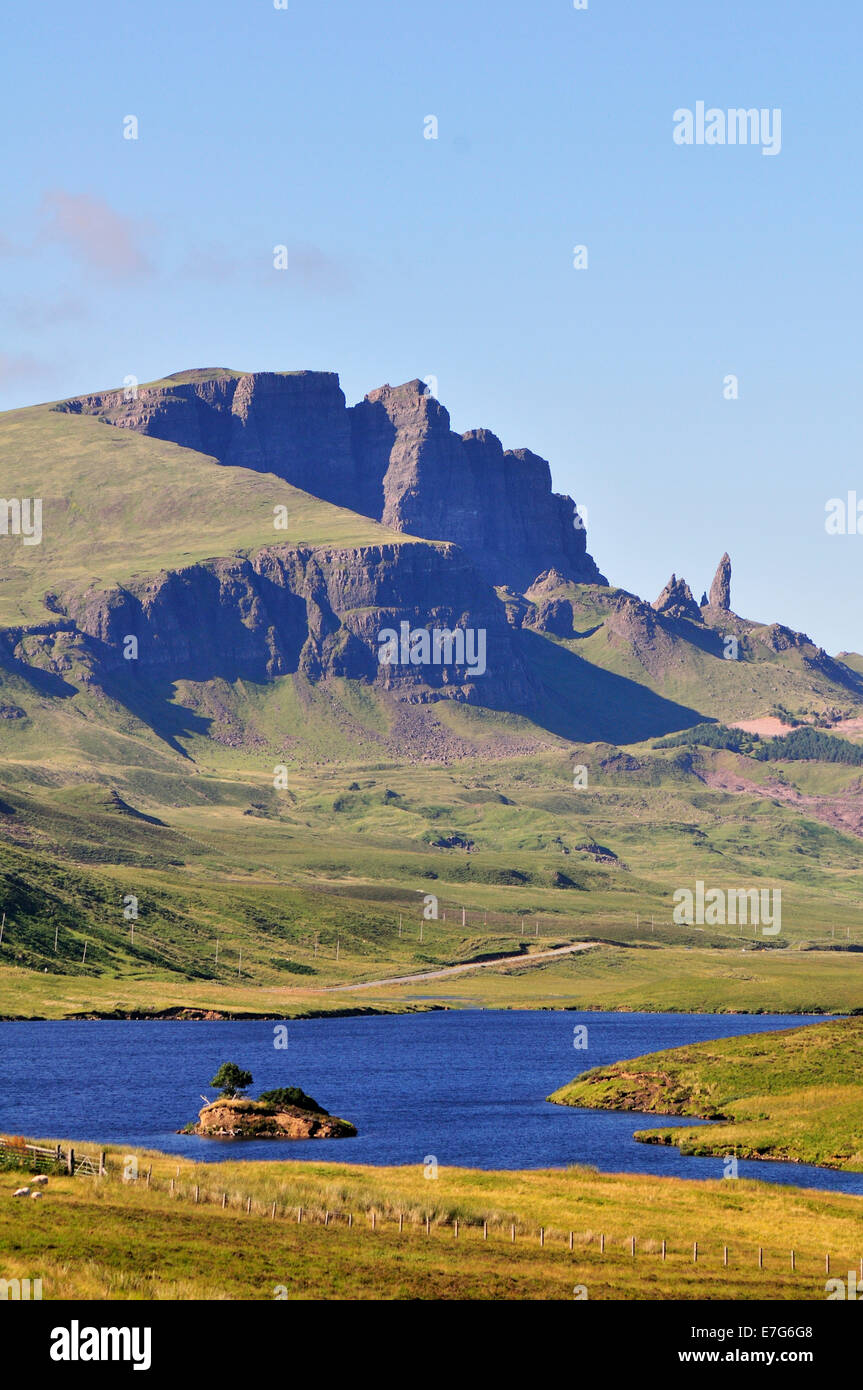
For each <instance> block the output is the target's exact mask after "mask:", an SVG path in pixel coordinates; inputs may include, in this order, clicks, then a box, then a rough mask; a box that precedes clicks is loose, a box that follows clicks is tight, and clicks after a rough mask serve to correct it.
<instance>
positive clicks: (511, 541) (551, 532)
mask: <svg viewBox="0 0 863 1390" xmlns="http://www.w3.org/2000/svg"><path fill="white" fill-rule="evenodd" d="M127 394H131V393H124V392H110V393H106V394H101V395H92V396H81V397H77V398H75V399H73V400H69V401H64V402H62V403H61V404H60V405H58V406H57V407H56V409H58V410H62V411H70V412H74V413H77V414H90V415H96V416H98V417H99V418H100V419H101V420H104V421H105V423H106V424H110V425H114V426H117V427H118V428H122V429H132V430H136V431H138V432H139V433H142V434H147V435H152V436H154V437H155V438H157V439H166V440H170V441H171V442H172V443H174V444H180V445H183V446H185V447H186V448H189V449H195V450H197V451H199V452H202V453H204V454H209V455H211V456H212V457H214V458H216V459H217V460H218V461H219V463H221V464H223V465H226V466H234V467H240V468H251V469H255V470H256V471H263V472H269V473H274V474H276V475H277V476H279V477H281V478H284V479H285V480H286V481H287V482H289V483H291V484H293V485H294V486H295V487H299V488H302V489H304V490H305V491H306V492H310V493H313V494H314V495H315V496H317V497H322V498H324V499H325V500H326V501H328V502H333V503H336V504H337V505H339V506H342V507H348V508H350V509H351V510H352V511H356V512H360V513H362V514H363V515H365V516H370V517H374V518H375V519H376V520H378V521H381V522H383V523H384V524H385V525H386V526H389V527H391V528H392V529H393V530H396V531H404V532H407V533H408V534H410V535H413V536H420V537H424V538H427V539H429V540H445V541H450V542H453V543H454V544H456V545H458V546H460V547H461V548H462V549H464V550H465V551H466V553H467V554H468V555H469V556H470V559H471V561H472V563H473V564H474V565H475V567H476V568H478V569H479V570H480V571H481V572H482V573H483V574H484V575H485V577H486V578H487V579H488V580H490V581H491V583H493V584H506V585H509V586H510V587H512V588H513V589H515V590H516V591H518V592H522V591H523V590H524V589H525V588H527V587H528V585H530V583H531V582H532V581H533V580H534V579H535V578H536V576H537V575H538V574H540V573H541V572H542V571H544V570H547V569H549V568H550V567H551V566H554V567H555V568H556V569H557V570H559V571H560V572H561V574H562V575H563V576H564V577H565V578H566V579H567V580H570V581H572V580H575V581H577V582H581V583H605V580H604V578H603V576H602V575H601V574H600V573H599V571H598V569H597V567H596V565H595V564H594V561H593V559H592V558H591V556H590V555H588V553H587V533H586V531H585V529H584V526H583V524H582V522H581V518H580V517H579V515H578V512H577V510H576V506H575V503H574V502H573V501H572V499H571V498H569V497H564V496H562V495H560V494H557V493H554V492H552V489H551V472H550V469H549V465H548V463H547V462H546V461H545V459H542V458H540V457H539V456H538V455H537V454H534V453H531V451H530V450H529V449H514V450H513V449H508V450H504V448H503V446H502V444H501V442H500V440H499V439H498V438H497V437H496V436H495V435H494V434H492V433H491V431H490V430H484V429H478V430H468V431H467V432H466V433H465V434H463V435H459V434H456V433H455V432H454V431H453V430H452V429H450V420H449V415H448V414H447V412H446V410H445V409H444V407H443V406H442V405H441V404H440V403H439V401H437V400H436V398H435V397H434V396H432V395H430V394H429V393H428V390H427V388H426V387H425V386H424V384H423V383H422V382H421V381H419V380H414V381H410V382H407V383H406V384H404V385H402V386H396V387H392V386H388V385H387V386H382V387H381V388H380V389H379V390H377V391H372V392H370V394H369V395H367V396H366V397H365V399H364V400H362V401H361V402H360V403H359V404H358V405H356V406H354V407H353V408H351V409H349V408H348V407H347V405H346V402H345V397H344V395H343V393H342V391H341V388H340V386H339V380H338V376H337V375H336V374H335V373H333V372H253V373H246V374H236V373H231V372H227V371H225V370H223V369H214V370H212V371H207V370H201V371H196V372H186V373H180V374H178V375H177V376H176V377H169V378H167V379H166V381H165V382H164V383H162V384H159V385H156V386H147V387H139V388H137V389H136V390H135V392H134V393H133V395H132V398H131V399H126V395H127Z"/></svg>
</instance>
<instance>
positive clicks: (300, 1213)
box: [297, 1207, 303, 1225]
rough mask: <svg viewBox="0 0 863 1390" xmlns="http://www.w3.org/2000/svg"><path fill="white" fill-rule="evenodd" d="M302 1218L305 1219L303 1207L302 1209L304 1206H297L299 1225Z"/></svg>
mask: <svg viewBox="0 0 863 1390" xmlns="http://www.w3.org/2000/svg"><path fill="white" fill-rule="evenodd" d="M302 1219H303V1209H302V1207H297V1225H299V1223H300V1222H301V1221H302Z"/></svg>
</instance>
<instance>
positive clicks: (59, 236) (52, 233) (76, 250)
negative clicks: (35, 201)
mask: <svg viewBox="0 0 863 1390" xmlns="http://www.w3.org/2000/svg"><path fill="white" fill-rule="evenodd" d="M42 212H43V214H44V216H45V217H46V219H47V222H46V226H45V229H44V231H43V234H42V235H43V238H44V239H45V240H48V241H54V242H59V243H60V244H62V245H64V246H66V247H68V248H69V250H70V251H71V252H72V253H73V254H74V255H76V256H78V257H79V259H80V260H82V261H83V262H84V263H85V264H86V265H89V266H91V267H93V268H94V269H95V270H98V271H100V272H101V273H102V274H104V275H107V276H108V277H109V278H110V279H112V280H127V279H131V278H135V277H137V276H140V275H146V274H148V273H150V272H152V269H153V267H152V264H151V262H150V259H149V257H148V256H147V254H146V252H145V251H144V249H143V246H142V244H141V243H142V241H143V240H144V239H145V238H146V236H147V235H148V234H149V233H150V230H151V229H150V228H149V227H147V226H146V225H145V224H144V223H142V222H138V221H136V220H135V219H133V218H130V217H124V216H123V215H122V214H121V213H119V212H116V211H115V210H114V208H112V207H111V205H110V204H109V203H107V202H105V200H104V199H103V198H93V197H91V196H90V194H88V193H67V192H66V191H65V190H64V189H53V190H51V191H50V192H49V193H46V194H45V197H44V198H43V200H42Z"/></svg>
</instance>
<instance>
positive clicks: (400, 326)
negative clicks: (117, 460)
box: [0, 0, 863, 651]
mask: <svg viewBox="0 0 863 1390" xmlns="http://www.w3.org/2000/svg"><path fill="white" fill-rule="evenodd" d="M861 31H863V10H861V7H860V5H859V3H858V0H819V4H818V5H815V4H812V3H803V0H782V2H781V3H779V0H758V3H757V4H753V3H752V0H725V2H724V3H712V2H711V0H698V3H697V4H694V5H688V6H687V5H681V4H671V3H666V2H665V0H659V2H654V3H645V0H589V8H588V9H587V10H575V9H574V7H573V5H572V3H571V0H534V3H528V2H527V0H525V3H523V4H519V3H514V2H513V0H498V2H497V3H492V2H491V0H436V3H428V4H424V3H418V4H407V3H396V0H392V3H384V2H383V0H367V2H366V3H362V0H289V5H288V8H287V9H286V10H276V9H275V8H274V6H273V4H272V0H242V3H240V2H239V0H236V3H229V0H210V3H202V2H201V0H183V3H182V4H180V5H177V4H171V5H168V4H166V3H162V0H139V2H138V3H135V4H131V3H128V0H112V3H102V2H101V0H89V3H85V4H84V5H83V6H79V7H76V6H69V5H66V4H59V3H51V2H50V0H49V3H43V4H39V5H38V6H29V7H27V6H22V5H19V6H15V7H14V13H10V14H8V15H7V16H6V19H5V34H4V51H3V54H2V56H0V115H2V125H3V129H4V131H5V133H6V139H5V141H4V152H3V164H4V198H3V208H4V216H3V219H2V225H0V322H2V324H3V337H2V342H0V408H4V409H5V408H10V407H13V406H18V405H22V404H30V403H33V402H35V401H39V400H47V399H53V398H57V397H62V396H66V395H71V394H74V393H78V392H81V391H87V390H96V389H99V388H103V387H108V386H114V385H117V384H119V383H120V382H121V381H122V379H123V378H124V377H125V376H127V375H130V374H131V375H134V376H136V377H137V378H138V379H139V380H140V381H146V380H148V379H152V378H154V377H158V376H162V375H164V374H166V373H168V372H172V371H179V370H181V369H184V368H188V367H192V366H229V367H234V368H240V369H244V370H254V369H258V370H264V369H268V370H285V369H293V368H300V367H308V368H321V369H327V370H335V371H338V372H339V373H340V376H341V381H342V386H343V388H344V390H345V394H346V396H347V397H348V400H349V402H353V401H355V400H357V399H359V398H360V397H361V396H362V395H363V394H364V393H365V392H366V391H369V390H371V389H373V388H374V387H376V386H379V385H381V384H382V383H383V382H385V381H389V382H391V383H393V384H394V383H396V382H398V381H404V380H407V379H409V378H411V377H414V376H421V377H425V376H429V375H433V376H435V377H436V378H437V381H438V386H439V395H440V398H441V400H442V401H443V403H444V404H445V405H446V406H447V408H448V409H449V411H450V414H451V416H452V421H453V426H454V428H456V429H458V430H465V429H468V428H471V427H474V426H477V425H485V426H487V427H489V428H491V429H493V430H494V431H495V433H497V434H498V435H500V437H501V438H502V440H503V442H504V444H505V446H506V447H518V446H520V445H525V446H528V447H530V448H532V449H534V450H535V451H536V452H538V453H540V454H543V455H544V456H545V457H547V458H548V459H549V460H550V462H551V465H552V473H553V477H554V481H555V486H556V488H557V489H558V490H560V491H566V492H569V493H571V495H572V496H574V497H575V498H576V500H577V501H578V502H579V503H580V504H583V505H586V507H587V511H588V521H589V532H588V544H589V548H590V549H591V551H592V553H593V554H594V556H595V557H596V559H597V561H598V563H599V565H600V567H601V568H602V569H603V570H604V572H605V573H606V574H607V575H608V576H609V577H610V578H611V579H612V580H613V581H614V582H616V583H618V584H620V585H622V586H624V587H626V588H629V589H632V590H634V591H636V592H638V593H640V594H642V595H643V596H644V597H646V598H649V599H652V598H654V597H655V596H656V595H657V594H658V592H659V591H660V589H661V588H662V586H663V584H664V583H665V581H666V580H667V579H668V577H669V574H670V573H671V571H672V570H674V571H676V573H677V574H683V575H684V576H685V577H686V578H687V579H688V580H689V582H690V584H691V586H692V588H693V590H694V592H695V596H696V598H698V597H700V593H701V590H702V589H703V588H705V587H706V586H707V585H708V584H709V582H710V579H711V577H712V573H713V570H714V568H715V565H716V562H717V561H718V559H719V557H720V555H721V554H722V552H723V550H726V549H727V550H728V551H729V552H730V554H731V557H732V562H733V566H734V579H733V590H732V601H733V605H734V607H735V609H736V610H737V611H738V612H741V613H743V614H744V615H745V616H747V617H753V618H757V619H761V620H764V621H780V622H784V623H787V624H788V625H790V626H793V627H795V628H802V629H804V630H805V631H808V632H809V633H810V635H811V636H812V637H813V638H815V639H816V640H817V641H819V642H821V643H823V644H824V645H825V646H826V647H827V648H828V649H830V650H832V651H838V650H841V649H857V650H863V615H861V606H860V604H859V602H858V601H857V589H856V581H857V579H858V576H859V574H860V570H861V563H860V561H861V557H863V535H859V536H858V535H842V536H835V535H833V536H831V535H827V533H826V531H825V526H824V521H825V504H826V502H827V501H828V499H830V498H833V497H835V496H844V495H845V494H846V493H847V492H848V491H849V490H859V492H860V495H861V498H863V466H861V420H860V411H859V409H858V408H857V401H858V400H859V398H860V388H859V378H860V366H861V364H860V356H861V334H860V327H859V325H860V321H861V303H860V279H861V272H860V252H859V247H860V223H861V211H863V207H861V204H863V196H861V179H860V148H861V105H860V101H859V96H858V92H859V75H858V70H857V69H858V65H859V54H860V52H861V39H863V32H861ZM700 100H703V101H704V102H705V103H706V104H707V106H708V107H711V106H713V107H716V108H719V109H722V110H727V109H728V108H731V107H758V108H762V107H763V108H768V109H771V110H772V109H773V108H780V109H781V112H782V148H781V152H780V153H779V154H778V155H776V156H773V157H768V156H765V155H764V154H762V151H761V149H760V148H758V147H754V146H748V147H741V146H737V147H731V146H729V145H725V146H711V147H708V146H704V145H702V146H696V145H693V146H689V147H681V146H678V145H676V144H675V143H674V140H673V138H672V133H673V128H674V125H673V114H674V112H675V111H676V110H677V109H679V108H683V107H686V108H691V109H694V107H695V104H696V102H697V101H700ZM127 115H135V116H136V117H137V118H138V122H139V138H138V139H137V140H124V139H123V119H124V117H125V116H127ZM429 115H434V116H436V117H437V120H438V139H436V140H427V139H425V138H424V135H423V129H424V121H425V118H426V117H427V116H429ZM280 244H284V245H286V246H287V247H288V253H289V268H288V270H287V271H286V272H279V271H276V270H275V269H274V268H273V247H274V246H276V245H280ZM575 245H586V246H587V248H588V268H587V269H586V270H575V269H574V268H573V263H572V262H573V255H572V252H573V247H574V246H575ZM729 374H734V375H736V376H737V377H738V380H739V399H737V400H726V399H725V398H724V395H723V382H724V379H725V377H726V376H727V375H729Z"/></svg>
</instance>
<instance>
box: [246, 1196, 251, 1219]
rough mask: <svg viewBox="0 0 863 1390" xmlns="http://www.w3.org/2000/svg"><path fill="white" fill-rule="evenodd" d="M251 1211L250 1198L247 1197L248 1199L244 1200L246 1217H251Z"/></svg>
mask: <svg viewBox="0 0 863 1390" xmlns="http://www.w3.org/2000/svg"><path fill="white" fill-rule="evenodd" d="M251 1211H252V1199H251V1197H248V1198H247V1199H246V1214H247V1215H251Z"/></svg>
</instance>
